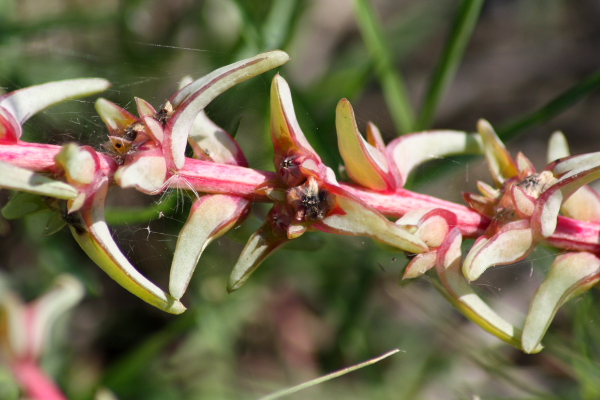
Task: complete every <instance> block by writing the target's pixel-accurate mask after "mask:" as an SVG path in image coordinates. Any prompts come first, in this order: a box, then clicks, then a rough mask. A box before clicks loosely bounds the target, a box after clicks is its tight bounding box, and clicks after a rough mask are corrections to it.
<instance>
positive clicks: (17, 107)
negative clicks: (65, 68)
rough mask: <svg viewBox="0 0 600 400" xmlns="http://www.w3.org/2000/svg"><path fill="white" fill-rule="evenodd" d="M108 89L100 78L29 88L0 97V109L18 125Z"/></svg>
mask: <svg viewBox="0 0 600 400" xmlns="http://www.w3.org/2000/svg"><path fill="white" fill-rule="evenodd" d="M109 87H110V82H108V81H107V80H105V79H100V78H83V79H70V80H65V81H56V82H48V83H44V84H42V85H36V86H30V87H27V88H23V89H20V90H16V91H14V92H10V93H7V94H5V95H3V96H0V107H2V108H4V109H5V110H7V111H8V112H9V113H11V114H12V115H13V116H14V118H15V119H16V120H17V121H18V123H19V124H23V123H24V122H25V121H27V120H28V119H29V118H30V117H31V116H33V115H34V114H36V113H38V112H40V111H42V110H43V109H45V108H48V107H50V106H53V105H55V104H58V103H60V102H63V101H66V100H71V99H76V98H79V97H84V96H89V95H92V94H95V93H99V92H102V91H104V90H106V89H108V88H109Z"/></svg>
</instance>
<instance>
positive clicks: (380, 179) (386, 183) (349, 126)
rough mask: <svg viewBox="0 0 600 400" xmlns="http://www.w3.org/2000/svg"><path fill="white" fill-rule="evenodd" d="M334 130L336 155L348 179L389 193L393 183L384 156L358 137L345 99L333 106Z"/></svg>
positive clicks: (350, 110)
mask: <svg viewBox="0 0 600 400" xmlns="http://www.w3.org/2000/svg"><path fill="white" fill-rule="evenodd" d="M335 126H336V131H337V137H338V147H339V149H340V154H341V155H342V158H343V159H344V165H345V166H346V171H347V172H348V175H349V176H350V178H352V180H353V181H354V182H356V183H358V184H359V185H361V186H364V187H367V188H369V189H372V190H377V191H386V190H391V189H393V188H394V186H395V182H394V178H393V176H392V175H391V173H390V168H389V165H388V162H387V159H386V157H385V154H384V153H382V152H381V151H380V150H379V149H377V148H376V147H374V146H372V145H371V144H369V143H368V142H367V141H366V140H365V139H364V138H363V137H362V136H361V134H360V132H359V131H358V126H357V125H356V119H355V117H354V111H353V110H352V106H351V105H350V102H349V101H348V100H346V99H342V100H340V102H339V103H338V105H337V108H336V117H335Z"/></svg>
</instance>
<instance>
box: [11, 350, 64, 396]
mask: <svg viewBox="0 0 600 400" xmlns="http://www.w3.org/2000/svg"><path fill="white" fill-rule="evenodd" d="M12 370H13V372H14V374H15V376H16V378H17V380H18V381H19V382H20V383H21V386H22V387H23V389H24V390H25V392H26V393H27V397H30V398H32V399H35V400H68V399H67V397H66V396H65V395H64V394H63V393H62V392H61V391H60V389H59V388H58V386H56V384H55V383H54V381H52V379H50V377H48V375H46V374H45V373H44V371H42V370H41V368H40V367H39V365H38V364H37V363H36V362H35V361H33V360H31V359H25V360H19V361H17V362H16V363H14V364H13V365H12Z"/></svg>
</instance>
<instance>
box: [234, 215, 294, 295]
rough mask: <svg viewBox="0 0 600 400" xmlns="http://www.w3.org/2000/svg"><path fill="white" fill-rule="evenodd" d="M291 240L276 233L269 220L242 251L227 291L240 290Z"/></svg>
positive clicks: (251, 237) (253, 235)
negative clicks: (262, 264) (263, 263)
mask: <svg viewBox="0 0 600 400" xmlns="http://www.w3.org/2000/svg"><path fill="white" fill-rule="evenodd" d="M289 240H290V239H288V238H287V236H285V235H281V234H278V233H275V232H274V231H273V228H272V227H271V225H270V224H269V220H268V219H267V221H266V222H265V223H264V224H263V226H261V227H260V228H259V230H258V231H256V232H255V233H254V234H252V236H250V239H249V240H248V243H246V246H245V247H244V249H243V250H242V253H241V254H240V258H239V259H238V261H237V263H236V264H235V266H234V267H233V270H232V271H231V275H230V276H229V282H228V284H227V291H228V292H229V293H231V292H233V291H235V290H238V289H239V288H240V287H241V286H242V285H243V284H244V283H245V282H246V281H247V280H248V278H249V277H250V275H251V274H252V273H253V272H254V271H255V270H256V268H258V266H259V265H260V264H261V263H262V262H263V261H264V260H265V259H266V258H267V257H268V256H269V255H271V254H272V253H273V252H275V250H277V249H278V248H280V247H281V246H283V245H284V244H286V243H287V242H288V241H289Z"/></svg>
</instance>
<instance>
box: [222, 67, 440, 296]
mask: <svg viewBox="0 0 600 400" xmlns="http://www.w3.org/2000/svg"><path fill="white" fill-rule="evenodd" d="M271 139H272V141H273V145H274V148H275V156H274V163H275V168H276V170H277V173H278V175H279V179H277V180H276V181H272V182H269V183H268V184H266V185H264V186H263V187H261V188H260V189H259V192H260V193H264V194H266V195H267V196H268V197H269V198H271V200H273V202H274V203H275V204H274V206H273V209H272V210H271V212H270V213H269V215H268V216H267V219H266V221H265V223H264V224H263V226H262V227H261V228H260V229H259V230H258V231H257V232H256V233H254V234H253V235H252V236H251V237H250V240H249V241H248V243H247V244H246V247H245V248H244V250H242V254H241V255H240V258H239V260H238V262H237V264H236V265H235V267H234V268H233V271H232V273H231V276H230V278H229V285H228V290H229V291H230V292H231V291H234V290H237V289H238V288H239V287H240V286H241V285H242V284H243V283H244V282H245V281H246V280H247V279H248V277H249V276H250V274H251V273H252V272H253V271H254V270H256V268H257V267H258V265H259V264H260V263H261V262H262V261H263V260H264V259H265V258H266V257H268V256H269V255H270V254H271V253H272V252H274V251H275V250H276V249H278V248H279V247H281V246H282V245H284V244H285V243H287V242H288V241H290V240H293V239H295V238H297V237H299V236H300V235H302V234H304V233H305V232H306V231H307V230H312V229H318V230H321V231H323V232H330V233H337V234H342V235H358V236H368V237H372V238H374V239H377V240H379V241H381V242H383V243H387V244H390V245H392V246H395V247H397V248H399V249H401V250H404V251H408V252H411V253H421V252H424V251H427V250H428V247H427V245H426V244H425V243H424V242H423V241H422V240H420V239H419V238H417V237H416V236H414V235H412V234H410V233H409V232H408V231H406V230H405V229H403V228H402V227H400V226H398V225H395V224H393V223H391V222H390V221H388V220H387V219H386V218H385V217H384V216H383V215H381V214H380V213H379V212H377V211H376V210H375V209H373V208H372V207H371V206H369V205H367V204H366V203H365V202H363V201H361V200H359V199H358V198H357V197H355V196H354V195H352V194H351V193H349V192H348V191H346V190H344V189H343V188H342V187H341V186H340V185H339V184H338V183H337V181H336V179H335V175H334V173H333V171H332V170H331V169H330V168H329V167H327V166H326V165H325V164H323V162H322V161H321V158H320V157H319V155H318V154H317V153H316V152H315V151H314V150H313V148H312V146H311V145H310V143H308V141H307V140H306V137H305V136H304V133H303V132H302V130H301V129H300V126H299V125H298V122H297V120H296V116H295V113H294V108H293V104H292V98H291V94H290V89H289V87H288V85H287V83H286V82H285V80H284V79H283V78H281V77H280V76H279V75H276V76H275V78H273V83H272V85H271ZM366 180H368V179H366Z"/></svg>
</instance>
